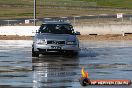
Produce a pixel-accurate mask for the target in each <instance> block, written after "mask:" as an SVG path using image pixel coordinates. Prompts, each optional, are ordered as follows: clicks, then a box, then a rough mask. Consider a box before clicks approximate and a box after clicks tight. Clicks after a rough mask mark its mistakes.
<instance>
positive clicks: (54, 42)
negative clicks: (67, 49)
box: [47, 41, 65, 44]
mask: <svg viewBox="0 0 132 88" xmlns="http://www.w3.org/2000/svg"><path fill="white" fill-rule="evenodd" d="M47 44H65V41H47Z"/></svg>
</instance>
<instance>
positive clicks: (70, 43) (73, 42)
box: [67, 41, 76, 45]
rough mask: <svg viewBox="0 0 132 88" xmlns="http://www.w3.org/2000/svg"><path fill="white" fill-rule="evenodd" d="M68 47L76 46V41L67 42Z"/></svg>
mask: <svg viewBox="0 0 132 88" xmlns="http://www.w3.org/2000/svg"><path fill="white" fill-rule="evenodd" d="M67 45H76V42H75V41H67Z"/></svg>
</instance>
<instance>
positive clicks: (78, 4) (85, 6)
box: [0, 0, 132, 19]
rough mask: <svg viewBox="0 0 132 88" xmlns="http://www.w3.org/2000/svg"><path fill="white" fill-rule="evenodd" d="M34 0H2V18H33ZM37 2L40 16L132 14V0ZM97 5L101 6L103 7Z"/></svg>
mask: <svg viewBox="0 0 132 88" xmlns="http://www.w3.org/2000/svg"><path fill="white" fill-rule="evenodd" d="M33 1H34V0H0V19H9V18H33V3H34V2H33ZM36 2H37V17H39V18H42V17H55V16H57V17H62V16H77V15H88V14H116V13H126V14H132V11H131V9H132V0H36ZM95 7H101V9H99V8H95ZM113 8H121V9H113ZM122 8H123V9H122ZM124 8H125V9H124Z"/></svg>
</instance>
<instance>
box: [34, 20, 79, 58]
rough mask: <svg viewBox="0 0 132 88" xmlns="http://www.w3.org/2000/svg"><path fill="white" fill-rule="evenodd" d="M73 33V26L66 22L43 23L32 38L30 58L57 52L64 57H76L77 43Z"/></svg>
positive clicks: (77, 33)
mask: <svg viewBox="0 0 132 88" xmlns="http://www.w3.org/2000/svg"><path fill="white" fill-rule="evenodd" d="M79 34H80V33H79V32H76V33H75V32H74V29H73V26H72V25H71V24H70V23H66V22H45V23H43V24H42V25H41V26H40V28H39V30H38V31H37V32H36V34H35V36H34V38H33V45H32V56H33V57H38V56H39V54H46V53H51V52H52V53H54V52H59V53H62V54H64V55H69V54H71V55H77V54H78V52H79V50H80V48H79V41H78V39H77V37H76V35H79Z"/></svg>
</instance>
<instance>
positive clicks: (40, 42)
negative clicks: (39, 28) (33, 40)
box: [37, 39, 47, 44]
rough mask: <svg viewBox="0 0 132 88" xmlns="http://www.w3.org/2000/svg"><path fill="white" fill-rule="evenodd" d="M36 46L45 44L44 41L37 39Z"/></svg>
mask: <svg viewBox="0 0 132 88" xmlns="http://www.w3.org/2000/svg"><path fill="white" fill-rule="evenodd" d="M37 44H47V41H46V40H42V39H38V40H37Z"/></svg>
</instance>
